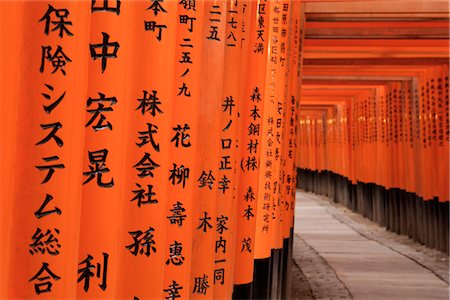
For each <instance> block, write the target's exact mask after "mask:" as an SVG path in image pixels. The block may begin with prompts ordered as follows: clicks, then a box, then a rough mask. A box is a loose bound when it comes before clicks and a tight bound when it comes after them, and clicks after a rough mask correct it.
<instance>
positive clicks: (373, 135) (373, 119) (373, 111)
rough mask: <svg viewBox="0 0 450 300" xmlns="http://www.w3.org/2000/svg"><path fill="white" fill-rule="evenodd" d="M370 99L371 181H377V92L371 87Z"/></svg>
mask: <svg viewBox="0 0 450 300" xmlns="http://www.w3.org/2000/svg"><path fill="white" fill-rule="evenodd" d="M371 95H372V99H371V102H370V126H371V131H370V142H371V145H372V146H371V147H372V155H373V160H372V162H371V168H372V170H371V172H372V182H374V183H378V179H377V165H378V157H379V154H378V132H377V116H378V115H377V92H376V89H374V88H372V91H371Z"/></svg>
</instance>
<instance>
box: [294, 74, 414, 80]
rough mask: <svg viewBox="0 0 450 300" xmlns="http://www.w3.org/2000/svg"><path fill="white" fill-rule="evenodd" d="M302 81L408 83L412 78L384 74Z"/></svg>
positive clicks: (322, 77) (336, 76) (315, 77)
mask: <svg viewBox="0 0 450 300" xmlns="http://www.w3.org/2000/svg"><path fill="white" fill-rule="evenodd" d="M302 80H322V81H327V80H330V81H331V80H333V81H339V80H349V81H354V80H357V81H366V80H369V81H409V80H412V77H406V76H389V74H386V76H341V75H334V76H302Z"/></svg>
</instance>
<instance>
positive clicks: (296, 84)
mask: <svg viewBox="0 0 450 300" xmlns="http://www.w3.org/2000/svg"><path fill="white" fill-rule="evenodd" d="M293 3H294V10H293V12H292V16H293V22H294V24H293V26H294V35H293V36H292V38H293V39H294V42H293V49H292V51H293V52H292V55H293V58H292V69H291V75H290V76H291V80H292V81H291V92H290V95H291V96H292V97H293V99H292V98H291V112H292V113H293V114H294V116H293V120H291V119H289V122H290V123H291V122H292V121H293V122H294V126H293V129H294V132H293V134H292V132H291V131H289V134H290V137H292V141H291V139H290V138H289V139H288V147H289V149H288V158H289V161H288V162H291V166H292V167H291V168H292V169H291V172H292V173H291V189H290V190H291V191H290V192H291V196H290V197H289V198H288V199H286V201H289V207H290V212H289V216H288V220H289V222H288V223H289V224H288V225H289V226H286V230H285V233H287V232H286V231H287V227H289V228H290V231H291V233H292V232H293V228H294V214H295V200H296V199H295V194H296V188H297V184H298V183H297V168H296V164H297V163H296V161H297V159H298V158H297V157H296V156H295V153H298V152H299V147H300V146H299V142H298V141H299V135H300V129H299V126H300V119H299V116H300V91H301V73H302V70H303V43H304V40H305V22H306V20H305V11H304V6H303V5H301V2H298V1H294V2H293ZM293 101H295V104H294V107H292V105H293V103H292V102H293ZM292 110H293V111H292ZM290 126H291V125H290ZM291 143H292V144H291ZM291 151H292V152H291ZM292 153H293V154H292ZM288 167H289V164H288ZM288 183H289V182H288ZM286 191H287V193H288V192H289V189H287V190H286ZM287 193H286V194H287ZM291 238H292V237H291ZM291 242H292V241H291ZM291 247H292V246H291Z"/></svg>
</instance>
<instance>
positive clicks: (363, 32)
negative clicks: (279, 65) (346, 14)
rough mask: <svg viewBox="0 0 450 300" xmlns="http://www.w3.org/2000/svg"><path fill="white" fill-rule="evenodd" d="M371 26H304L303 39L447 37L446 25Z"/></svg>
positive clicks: (446, 38) (445, 38)
mask: <svg viewBox="0 0 450 300" xmlns="http://www.w3.org/2000/svg"><path fill="white" fill-rule="evenodd" d="M369 24H370V25H373V27H361V26H358V25H357V24H355V27H353V28H333V27H329V28H311V27H306V35H305V39H403V40H405V39H406V40H407V39H415V40H417V39H444V40H448V39H449V28H448V24H447V27H435V28H433V27H409V28H398V27H397V28H396V27H390V28H384V27H378V26H377V24H375V23H374V24H371V23H369Z"/></svg>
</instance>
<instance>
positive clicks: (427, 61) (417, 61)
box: [303, 58, 449, 66]
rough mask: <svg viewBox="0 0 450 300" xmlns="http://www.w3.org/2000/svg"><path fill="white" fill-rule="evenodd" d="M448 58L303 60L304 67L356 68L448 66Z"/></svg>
mask: <svg viewBox="0 0 450 300" xmlns="http://www.w3.org/2000/svg"><path fill="white" fill-rule="evenodd" d="M448 64H449V60H448V58H350V59H349V58H340V59H326V58H317V59H314V58H306V59H304V60H303V65H304V66H308V65H309V66H320V65H323V66H349V65H350V66H355V65H372V66H384V65H393V66H402V65H403V66H411V65H417V66H425V65H448Z"/></svg>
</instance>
